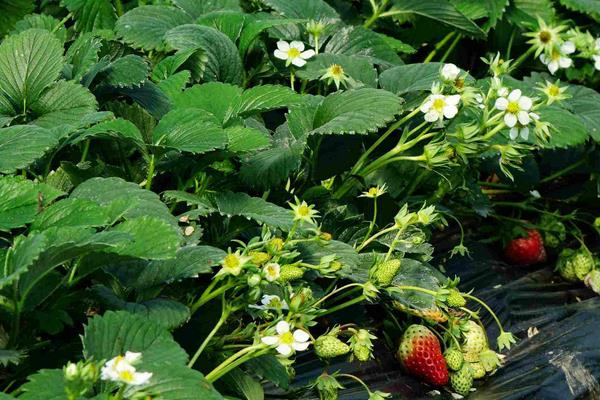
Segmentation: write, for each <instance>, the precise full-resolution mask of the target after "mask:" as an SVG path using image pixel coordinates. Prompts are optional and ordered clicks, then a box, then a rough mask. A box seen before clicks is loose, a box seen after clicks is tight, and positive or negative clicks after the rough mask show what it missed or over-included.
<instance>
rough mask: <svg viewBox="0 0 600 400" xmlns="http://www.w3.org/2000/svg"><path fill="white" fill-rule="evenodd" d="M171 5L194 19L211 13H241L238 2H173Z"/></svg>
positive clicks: (174, 0) (213, 0) (190, 0)
mask: <svg viewBox="0 0 600 400" xmlns="http://www.w3.org/2000/svg"><path fill="white" fill-rule="evenodd" d="M173 4H175V5H176V6H177V7H179V8H181V9H182V10H183V11H185V12H186V13H188V14H189V15H190V16H191V17H192V18H194V19H196V18H198V17H199V16H201V15H202V14H207V13H209V12H212V11H220V10H232V11H241V8H240V1H239V0H202V1H197V0H173Z"/></svg>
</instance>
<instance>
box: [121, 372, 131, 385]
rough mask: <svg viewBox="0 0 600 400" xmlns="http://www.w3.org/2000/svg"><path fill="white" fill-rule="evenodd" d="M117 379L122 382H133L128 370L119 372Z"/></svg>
mask: <svg viewBox="0 0 600 400" xmlns="http://www.w3.org/2000/svg"><path fill="white" fill-rule="evenodd" d="M119 379H120V380H122V381H123V382H131V381H133V372H131V371H129V370H125V371H121V372H119Z"/></svg>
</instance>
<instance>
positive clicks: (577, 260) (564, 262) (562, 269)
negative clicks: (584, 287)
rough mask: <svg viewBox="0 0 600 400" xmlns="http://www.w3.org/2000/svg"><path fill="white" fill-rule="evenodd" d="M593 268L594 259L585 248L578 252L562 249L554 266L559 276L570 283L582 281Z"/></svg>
mask: <svg viewBox="0 0 600 400" xmlns="http://www.w3.org/2000/svg"><path fill="white" fill-rule="evenodd" d="M594 267H595V261H594V257H593V256H592V254H591V253H590V252H589V251H588V250H587V249H585V248H581V249H579V250H573V249H564V250H563V251H562V252H561V253H560V255H559V256H558V263H557V264H556V269H557V270H558V273H559V274H560V276H562V277H563V278H564V279H566V280H568V281H572V282H576V281H583V280H584V279H585V277H586V276H587V275H588V274H589V273H590V272H591V271H592V270H593V269H594Z"/></svg>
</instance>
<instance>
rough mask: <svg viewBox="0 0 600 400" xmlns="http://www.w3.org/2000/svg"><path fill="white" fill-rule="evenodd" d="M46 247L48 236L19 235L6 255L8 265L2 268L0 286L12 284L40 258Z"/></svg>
mask: <svg viewBox="0 0 600 400" xmlns="http://www.w3.org/2000/svg"><path fill="white" fill-rule="evenodd" d="M45 247H46V238H45V237H44V236H42V235H32V236H27V237H25V236H17V237H16V238H15V240H14V243H13V245H12V247H11V250H10V252H9V253H8V254H7V255H6V260H3V261H5V262H6V267H4V268H3V270H2V277H1V278H0V288H3V287H5V286H7V285H10V284H12V283H13V282H14V281H16V280H17V279H18V278H19V277H20V276H21V275H22V274H24V273H25V272H27V270H28V269H29V268H30V267H31V266H32V265H33V264H34V263H35V262H37V260H38V259H39V258H40V255H41V254H42V251H43V250H44V249H45Z"/></svg>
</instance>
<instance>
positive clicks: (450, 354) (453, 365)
mask: <svg viewBox="0 0 600 400" xmlns="http://www.w3.org/2000/svg"><path fill="white" fill-rule="evenodd" d="M444 359H445V360H446V365H448V368H450V369H451V370H453V371H458V370H459V369H460V367H462V365H463V355H462V353H461V352H460V350H458V349H455V348H453V347H450V348H448V349H447V350H446V351H445V352H444Z"/></svg>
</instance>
